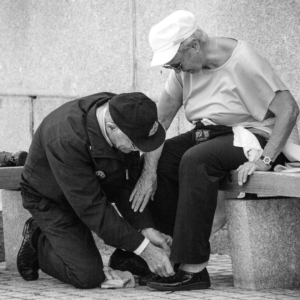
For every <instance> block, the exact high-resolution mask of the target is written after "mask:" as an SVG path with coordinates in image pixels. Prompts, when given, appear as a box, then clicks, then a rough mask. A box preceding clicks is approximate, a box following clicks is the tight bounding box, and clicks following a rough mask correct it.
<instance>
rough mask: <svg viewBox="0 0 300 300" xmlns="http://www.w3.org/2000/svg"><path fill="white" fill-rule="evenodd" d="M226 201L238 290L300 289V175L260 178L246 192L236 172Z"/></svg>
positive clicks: (256, 176)
mask: <svg viewBox="0 0 300 300" xmlns="http://www.w3.org/2000/svg"><path fill="white" fill-rule="evenodd" d="M219 188H220V190H225V191H228V192H242V193H246V197H245V198H236V199H227V200H226V201H225V205H226V214H227V222H228V232H229V239H230V252H231V259H232V267H233V279H234V286H235V287H241V288H249V289H268V288H299V287H300V173H276V172H255V173H254V174H253V175H251V177H250V178H249V180H248V182H246V183H245V184H244V185H243V186H239V185H238V178H237V172H235V171H232V172H231V173H230V174H229V175H228V176H227V178H226V180H225V181H223V182H222V183H221V184H220V187H219Z"/></svg>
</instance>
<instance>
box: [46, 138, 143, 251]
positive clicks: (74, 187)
mask: <svg viewBox="0 0 300 300" xmlns="http://www.w3.org/2000/svg"><path fill="white" fill-rule="evenodd" d="M74 143H75V142H74V141H71V140H68V139H56V140H54V141H52V142H51V143H49V144H48V145H47V147H46V154H47V158H48V161H49V164H50V167H51V170H52V172H53V174H54V177H55V179H56V180H57V182H58V184H59V186H60V187H61V189H62V191H63V193H64V195H65V197H66V198H67V200H68V201H69V203H70V205H71V206H72V207H73V209H74V211H75V212H76V214H77V215H78V216H79V218H80V219H81V220H82V221H83V222H84V223H85V224H86V225H87V226H88V227H89V228H90V229H91V230H92V231H94V232H95V233H96V234H97V235H98V236H99V237H100V238H102V239H103V240H104V242H105V243H106V244H108V245H111V246H113V247H116V248H122V249H125V250H127V251H134V250H136V249H137V248H138V247H139V246H140V244H141V243H142V242H143V240H144V236H143V235H142V234H140V233H139V232H137V231H136V230H135V229H134V228H133V227H132V226H131V225H130V224H129V223H128V222H127V221H126V220H124V219H123V218H121V217H120V216H119V215H118V213H117V211H116V210H115V209H114V207H113V206H112V205H111V204H110V203H109V201H107V199H106V196H105V194H104V192H103V190H102V189H101V186H100V183H99V181H98V179H97V177H96V175H95V173H94V171H93V167H92V164H91V161H90V159H89V154H88V151H89V150H88V149H87V148H86V145H85V144H84V143H83V142H78V141H77V144H74Z"/></svg>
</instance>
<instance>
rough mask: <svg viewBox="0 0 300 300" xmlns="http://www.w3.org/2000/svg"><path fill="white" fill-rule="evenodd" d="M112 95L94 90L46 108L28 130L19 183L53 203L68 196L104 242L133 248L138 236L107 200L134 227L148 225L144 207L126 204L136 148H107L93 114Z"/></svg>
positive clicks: (135, 165) (134, 171) (134, 176)
mask: <svg viewBox="0 0 300 300" xmlns="http://www.w3.org/2000/svg"><path fill="white" fill-rule="evenodd" d="M113 96H115V94H112V93H99V94H95V95H92V96H88V97H85V98H81V99H78V100H74V101H70V102H68V103H66V104H64V105H62V106H61V107H59V108H58V109H56V110H54V111H53V112H52V113H50V114H49V115H48V116H47V117H46V118H45V119H44V120H43V122H42V123H41V125H40V126H39V128H38V129H37V131H36V133H35V135H34V138H33V141H32V144H31V146H30V149H29V154H28V157H27V160H26V164H25V166H24V170H23V173H22V182H21V185H22V188H23V189H28V190H29V191H31V192H33V193H35V194H36V195H40V196H41V197H47V198H49V199H52V200H53V201H56V202H58V203H63V202H64V201H68V202H69V203H70V205H71V206H72V208H73V209H74V211H75V212H76V214H77V215H78V216H79V217H80V219H81V220H82V221H83V222H84V223H85V224H86V225H87V226H88V227H89V228H90V229H91V230H92V231H94V232H95V233H96V234H97V235H98V236H99V237H101V238H102V239H103V240H104V242H105V243H106V244H108V245H111V246H114V247H119V248H123V249H126V250H128V251H134V250H135V249H136V248H138V246H139V245H140V244H141V242H142V241H143V239H144V237H143V236H142V235H141V234H140V233H139V232H137V230H135V229H134V228H133V227H132V226H131V225H130V224H129V223H128V222H127V221H125V220H124V219H123V218H121V217H120V216H119V215H118V213H117V212H116V210H115V209H114V207H113V206H112V205H111V203H110V201H111V202H116V204H117V206H118V208H119V207H120V211H121V213H122V215H123V216H124V218H126V216H127V217H128V218H129V219H130V221H131V223H132V225H134V226H135V227H136V229H137V228H144V227H153V224H152V221H151V217H150V215H149V213H148V212H145V213H144V214H140V213H133V211H132V209H131V208H130V203H129V195H130V193H131V191H132V189H133V187H134V184H135V180H136V179H137V178H138V161H139V153H138V152H132V153H129V154H125V153H122V152H120V151H117V150H116V149H115V148H112V147H111V146H110V145H109V144H108V143H107V142H106V140H105V138H104V137H103V135H102V133H101V130H100V127H99V124H98V121H97V118H96V109H97V107H99V106H101V105H103V104H104V103H106V102H107V101H109V100H110V99H111V98H112V97H113ZM96 174H97V175H96ZM128 179H129V180H128ZM108 199H109V201H108Z"/></svg>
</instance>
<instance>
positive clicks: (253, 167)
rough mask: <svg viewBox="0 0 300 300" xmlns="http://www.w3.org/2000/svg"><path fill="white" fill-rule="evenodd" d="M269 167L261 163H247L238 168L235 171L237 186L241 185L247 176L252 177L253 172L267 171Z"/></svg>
mask: <svg viewBox="0 0 300 300" xmlns="http://www.w3.org/2000/svg"><path fill="white" fill-rule="evenodd" d="M270 169H271V166H269V165H266V164H265V163H264V162H263V161H261V160H260V159H259V160H256V161H248V162H245V163H244V164H243V165H241V166H239V167H238V169H237V171H238V172H239V173H238V182H239V185H243V184H244V183H245V182H246V181H247V178H248V175H252V174H253V173H254V172H255V171H269V170H270Z"/></svg>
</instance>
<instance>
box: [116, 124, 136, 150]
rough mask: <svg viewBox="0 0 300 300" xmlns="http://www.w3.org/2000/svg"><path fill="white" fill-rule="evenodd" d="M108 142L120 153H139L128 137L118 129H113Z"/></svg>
mask: <svg viewBox="0 0 300 300" xmlns="http://www.w3.org/2000/svg"><path fill="white" fill-rule="evenodd" d="M110 140H111V142H112V143H113V145H114V147H115V148H116V149H118V150H120V151H121V152H124V153H129V152H131V151H139V149H138V148H137V147H136V146H135V145H134V144H133V143H132V142H131V141H130V139H129V138H128V136H127V135H126V134H124V133H123V132H122V131H121V130H120V129H119V128H115V129H114V130H113V131H111V133H110Z"/></svg>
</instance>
